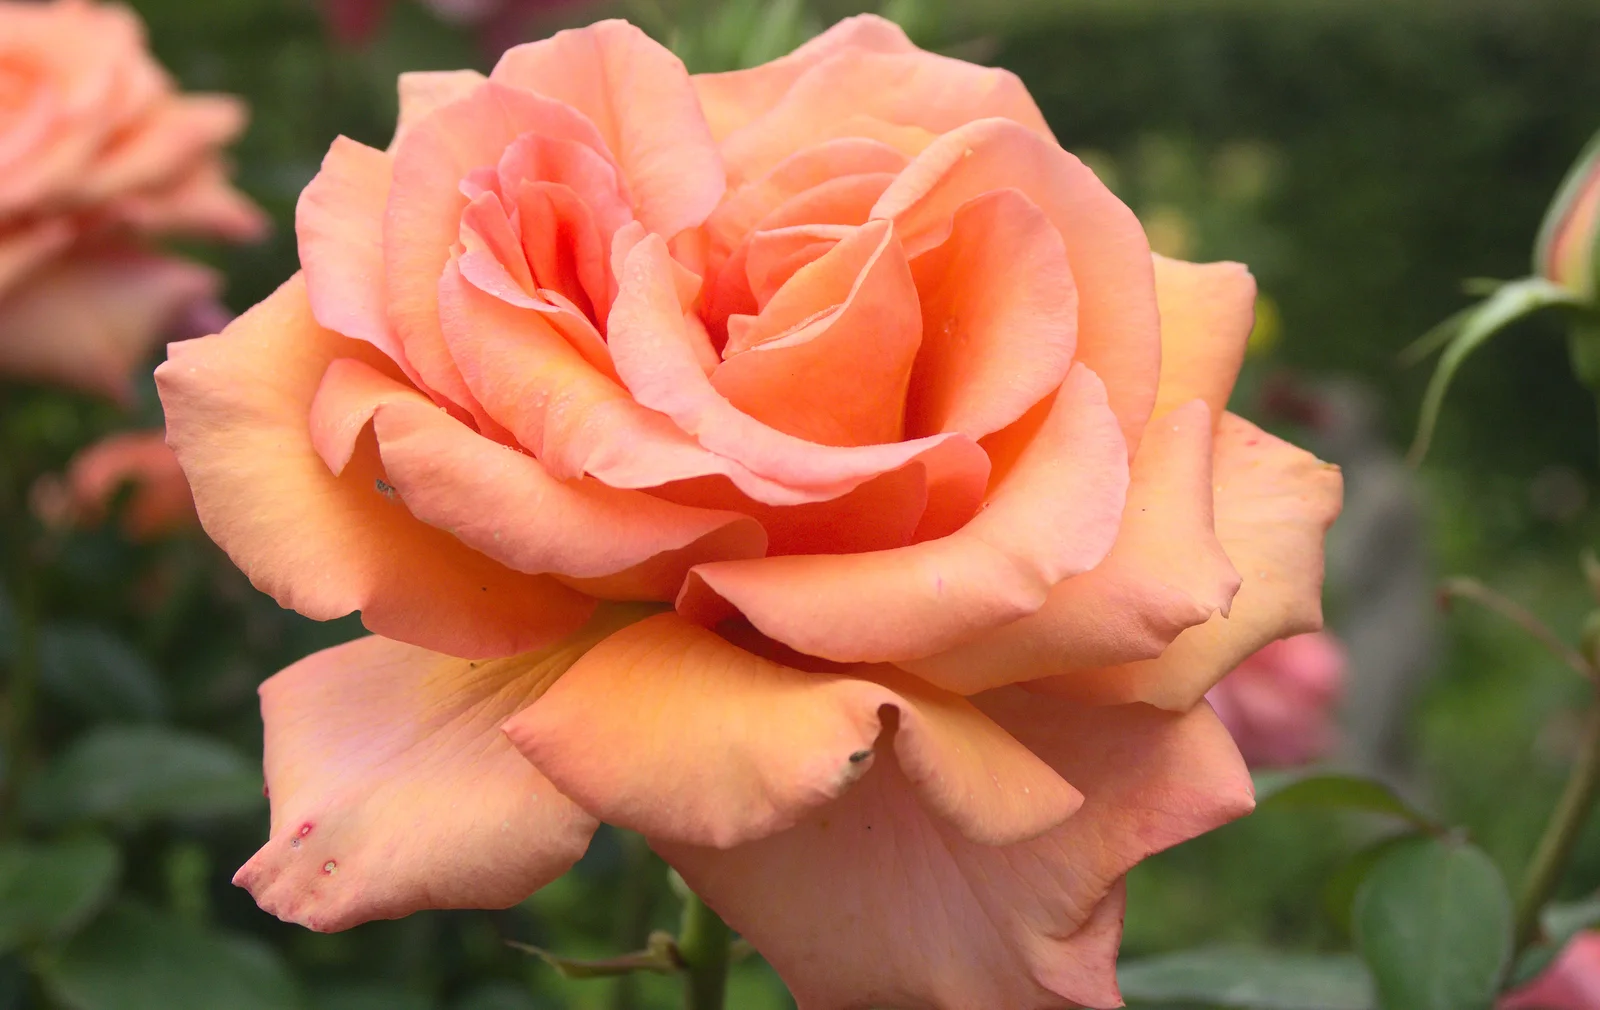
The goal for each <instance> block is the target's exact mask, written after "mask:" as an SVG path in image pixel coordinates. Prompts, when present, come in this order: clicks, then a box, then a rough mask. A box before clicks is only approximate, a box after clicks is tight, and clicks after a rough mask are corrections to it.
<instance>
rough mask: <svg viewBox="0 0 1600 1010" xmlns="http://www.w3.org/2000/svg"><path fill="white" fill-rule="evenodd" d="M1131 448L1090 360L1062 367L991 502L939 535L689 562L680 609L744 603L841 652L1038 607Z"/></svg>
mask: <svg viewBox="0 0 1600 1010" xmlns="http://www.w3.org/2000/svg"><path fill="white" fill-rule="evenodd" d="M1127 488H1128V470H1127V450H1126V449H1125V448H1124V447H1123V442H1122V435H1121V432H1120V431H1119V430H1118V428H1117V424H1116V418H1115V417H1114V416H1113V415H1112V414H1111V411H1110V408H1109V407H1108V406H1107V403H1106V394H1105V388H1104V387H1103V386H1102V385H1101V384H1100V380H1099V379H1097V378H1096V377H1095V375H1094V373H1093V372H1090V371H1089V370H1088V369H1086V368H1082V367H1077V368H1074V369H1073V370H1072V372H1070V373H1069V374H1068V376H1067V380H1066V382H1065V383H1064V384H1063V386H1062V389H1061V392H1060V394H1059V395H1058V396H1057V398H1056V401H1055V406H1054V409H1053V410H1052V412H1051V415H1050V417H1049V419H1048V420H1047V421H1046V423H1045V426H1044V427H1043V429H1041V431H1040V434H1039V437H1037V438H1036V439H1035V440H1034V441H1033V443H1032V444H1031V445H1030V446H1029V447H1028V449H1027V450H1026V451H1025V452H1024V454H1023V456H1022V458H1021V459H1020V460H1019V461H1018V462H1017V464H1016V465H1015V466H1014V467H1012V469H1011V472H1010V473H1009V474H1007V475H1006V477H1005V478H1004V479H1003V480H1002V481H1001V483H1000V484H999V485H998V486H997V487H996V488H995V489H994V491H993V493H992V494H991V496H990V498H989V500H988V501H987V503H986V507H985V508H984V509H983V510H982V511H980V512H979V513H978V514H977V516H975V517H974V518H973V519H972V520H971V521H970V522H968V523H967V524H966V525H965V526H963V527H961V528H960V529H959V530H958V531H956V532H955V533H952V534H951V535H949V536H946V537H943V538H942V539H937V540H929V541H926V542H923V543H917V544H914V545H912V546H910V547H902V548H899V549H897V550H887V551H877V552H874V553H871V554H853V555H810V556H796V557H781V558H759V559H754V560H750V561H726V562H716V563H713V564H708V565H701V566H699V567H697V568H695V569H694V570H693V571H691V572H690V574H689V580H688V582H687V583H685V585H684V592H683V595H681V596H680V597H679V598H678V610H679V612H681V613H683V614H685V615H686V616H688V617H689V618H690V619H692V620H696V621H698V622H700V623H702V624H714V623H716V622H717V621H720V620H722V619H724V618H726V617H728V616H731V614H732V612H734V611H737V612H739V613H742V614H743V615H744V616H745V617H746V618H748V619H749V620H750V623H752V624H754V625H755V626H756V627H757V628H758V629H759V630H760V631H761V632H762V633H763V634H765V635H767V636H768V637H770V638H774V639H776V640H778V641H780V642H783V643H785V644H786V645H790V646H793V647H794V648H796V649H798V650H800V651H801V652H804V653H807V654H809V655H813V656H821V657H823V658H825V659H832V660H838V661H841V662H897V661H900V660H906V659H914V658H917V657H920V656H928V655H932V654H934V653H936V652H940V651H943V650H945V649H949V648H952V647H954V646H956V645H959V644H961V643H962V642H965V641H967V640H969V639H972V638H975V637H976V636H978V635H981V634H983V633H984V632H987V631H992V630H993V629H995V628H999V627H1001V626H1003V625H1005V624H1008V623H1010V622H1012V621H1015V620H1017V619H1018V618H1021V617H1024V616H1026V615H1028V614H1031V613H1033V612H1034V611H1036V610H1038V609H1039V608H1040V607H1041V606H1042V605H1043V604H1044V602H1045V600H1046V599H1047V598H1048V596H1049V593H1050V590H1051V588H1052V587H1053V586H1055V584H1056V583H1058V582H1060V581H1061V580H1062V579H1064V578H1067V577H1069V576H1072V575H1077V574H1079V573H1082V572H1085V571H1088V570H1089V569H1091V568H1093V567H1094V566H1095V565H1096V564H1098V563H1099V562H1100V560H1101V559H1102V558H1104V557H1105V556H1106V553H1107V552H1108V551H1109V550H1110V549H1111V546H1112V542H1113V541H1114V539H1115V537H1116V533H1117V526H1118V523H1119V521H1120V518H1121V515H1122V509H1123V503H1124V496H1125V494H1126V492H1127Z"/></svg>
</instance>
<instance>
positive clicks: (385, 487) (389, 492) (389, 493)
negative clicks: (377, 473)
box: [372, 477, 396, 501]
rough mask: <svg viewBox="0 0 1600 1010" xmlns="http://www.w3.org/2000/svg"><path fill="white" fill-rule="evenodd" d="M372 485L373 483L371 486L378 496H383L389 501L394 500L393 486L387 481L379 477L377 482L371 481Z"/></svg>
mask: <svg viewBox="0 0 1600 1010" xmlns="http://www.w3.org/2000/svg"><path fill="white" fill-rule="evenodd" d="M372 483H373V486H374V487H376V488H377V489H378V493H379V494H381V495H383V496H384V497H385V498H387V499H389V500H390V501H394V500H395V494H396V492H395V489H394V485H393V484H391V483H389V482H388V481H386V480H384V479H383V478H382V477H379V478H378V479H377V480H375V481H373V482H372Z"/></svg>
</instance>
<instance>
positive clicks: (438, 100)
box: [389, 70, 487, 150]
mask: <svg viewBox="0 0 1600 1010" xmlns="http://www.w3.org/2000/svg"><path fill="white" fill-rule="evenodd" d="M485 80H487V78H485V77H484V76H483V75H482V74H480V73H478V72H477V71H476V70H413V71H409V72H407V73H403V74H401V75H400V81H399V92H400V115H399V117H398V118H397V119H396V121H395V125H394V139H393V140H392V141H390V143H389V149H390V150H394V147H395V145H396V144H398V143H400V138H401V136H403V135H404V134H405V132H406V131H407V130H409V129H411V127H413V126H415V125H416V124H417V123H420V122H421V121H422V120H423V119H424V118H426V117H427V115H428V113H430V112H432V111H433V110H434V109H437V108H438V107H439V106H441V105H449V104H450V103H451V102H454V101H457V100H458V99H462V98H465V97H467V95H468V94H470V93H471V92H472V91H473V90H475V89H476V88H477V87H478V86H479V85H480V84H482V83H483V82H484V81H485Z"/></svg>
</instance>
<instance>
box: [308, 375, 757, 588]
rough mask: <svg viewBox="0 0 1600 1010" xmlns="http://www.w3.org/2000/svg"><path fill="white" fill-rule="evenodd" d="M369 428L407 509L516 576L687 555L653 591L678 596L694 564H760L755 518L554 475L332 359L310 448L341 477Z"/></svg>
mask: <svg viewBox="0 0 1600 1010" xmlns="http://www.w3.org/2000/svg"><path fill="white" fill-rule="evenodd" d="M369 423H370V424H371V426H372V427H373V429H374V430H375V432H376V435H377V439H378V452H379V454H380V455H381V456H382V458H383V466H384V471H385V476H386V478H387V480H388V483H389V484H390V485H391V486H393V487H394V489H395V490H396V491H397V492H398V493H399V495H400V498H401V500H402V501H404V502H405V503H406V507H407V508H409V509H410V510H411V512H412V514H413V515H415V516H417V517H418V518H419V519H421V520H423V521H424V522H427V523H429V524H431V525H433V526H437V527H439V528H440V529H443V530H448V531H449V532H450V533H452V534H453V535H455V536H456V537H457V538H459V539H460V540H461V541H462V542H463V543H465V544H467V545H468V546H470V547H473V548H475V549H477V550H480V551H482V552H483V553H484V554H487V555H488V556H489V557H491V558H493V559H495V560H496V561H498V562H500V563H501V564H503V565H505V566H506V567H508V568H511V569H513V570H515V571H519V572H528V573H529V574H540V573H545V572H552V573H555V574H559V575H571V576H577V577H579V578H595V577H598V576H602V575H615V574H617V573H618V572H622V571H624V570H626V569H629V568H632V567H634V566H636V565H640V564H643V563H644V562H646V561H648V560H650V559H651V558H653V557H656V556H657V555H660V554H664V553H666V552H668V551H680V550H682V549H685V548H688V549H689V550H687V551H685V552H684V553H683V554H681V555H680V556H678V558H677V563H676V564H675V565H674V566H672V568H673V569H675V570H667V571H663V572H661V573H660V580H661V581H660V583H659V584H658V585H656V586H652V587H649V588H651V589H653V590H654V592H652V593H651V594H650V595H651V596H654V597H656V598H660V599H663V600H671V599H672V598H673V597H674V596H676V595H677V591H678V587H679V586H680V585H681V584H682V582H683V577H684V575H685V573H687V572H688V570H689V567H690V566H691V565H693V564H696V563H699V562H703V561H710V560H721V559H723V558H741V557H746V558H747V557H760V556H761V555H762V554H763V553H764V550H765V547H766V534H765V533H764V532H763V531H762V529H761V526H760V524H759V523H757V522H756V521H755V520H754V519H751V518H749V517H748V516H742V515H739V514H738V513H735V512H714V511H711V510H709V509H697V508H689V507H686V506H683V505H674V504H672V503H671V502H667V501H663V500H661V499H659V498H654V497H651V496H650V495H647V494H644V493H642V492H638V491H622V490H617V489H615V488H611V487H607V486H606V485H604V484H601V483H600V482H599V481H597V480H594V479H593V478H585V479H583V480H578V481H559V480H556V479H555V478H553V477H551V476H550V474H549V473H548V472H547V471H546V470H545V468H544V467H543V466H541V465H540V464H539V461H538V460H535V459H533V458H531V457H529V456H527V455H525V454H524V453H521V452H518V451H517V450H515V449H510V448H507V447H506V446H503V445H500V444H499V443H497V442H492V441H490V440H489V439H486V438H484V437H483V436H481V435H479V434H478V433H476V432H474V431H473V430H472V429H470V428H468V427H467V426H466V425H464V424H462V423H461V422H460V421H457V420H455V419H454V418H452V417H450V416H449V415H448V414H446V413H445V412H444V411H441V410H440V409H439V408H437V407H436V406H434V404H433V403H432V402H431V401H430V400H428V398H427V397H425V396H423V395H422V394H421V393H419V392H417V391H416V390H415V389H413V388H411V387H410V386H406V385H404V384H402V383H399V382H396V381H395V380H394V379H391V378H389V377H388V376H386V375H383V374H382V373H380V372H377V371H375V370H373V369H372V368H371V367H369V366H367V365H365V364H363V363H361V362H359V361H354V360H351V359H348V358H346V359H341V360H339V361H335V362H334V363H333V364H332V365H330V366H329V368H328V372H327V374H326V375H325V376H323V379H322V384H321V386H320V387H319V388H318V390H317V398H316V400H315V402H314V403H313V404H312V407H311V437H312V442H313V444H314V445H315V446H316V447H317V451H318V454H319V455H321V456H322V458H323V460H324V461H325V462H327V463H328V465H329V468H330V469H332V470H333V471H334V472H335V473H338V472H340V471H341V470H343V469H344V466H345V465H346V463H347V462H348V461H349V459H350V456H351V454H352V453H353V452H354V450H355V447H356V442H357V439H358V437H359V436H360V435H361V433H362V432H364V431H365V430H366V429H367V426H368V425H369Z"/></svg>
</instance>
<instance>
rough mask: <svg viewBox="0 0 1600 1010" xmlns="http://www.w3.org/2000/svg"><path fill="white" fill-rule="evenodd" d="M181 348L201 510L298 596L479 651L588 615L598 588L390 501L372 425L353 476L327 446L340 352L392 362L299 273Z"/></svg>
mask: <svg viewBox="0 0 1600 1010" xmlns="http://www.w3.org/2000/svg"><path fill="white" fill-rule="evenodd" d="M169 353H170V357H169V359H168V361H167V362H166V363H165V364H164V365H162V366H161V367H160V368H158V369H157V370H156V382H157V385H158V387H159V388H160V391H161V402H162V405H163V406H164V407H165V408H166V413H167V438H168V442H169V443H170V444H171V445H172V447H173V449H174V450H176V452H177V453H178V459H179V460H180V461H181V462H182V463H183V468H184V472H185V473H187V474H188V475H189V481H190V484H191V486H192V487H193V488H194V494H195V504H196V506H197V508H198V510H199V513H200V521H201V523H202V524H203V525H204V526H205V529H206V532H207V533H208V534H210V536H211V538H212V539H213V540H215V541H216V542H217V543H218V544H219V545H220V546H221V547H222V549H223V550H225V551H227V552H228V555H229V556H230V557H231V558H232V559H233V561H234V563H235V564H237V565H238V566H239V567H240V568H241V569H243V570H244V572H245V574H247V575H249V576H250V578H251V581H252V582H254V583H255V585H256V587H257V588H259V589H261V590H262V591H263V592H265V593H267V594H269V595H271V596H272V597H273V598H274V599H276V600H277V601H278V602H279V603H280V604H282V605H283V606H285V607H290V608H292V609H295V610H298V611H300V612H301V613H303V614H305V615H306V616H308V617H311V618H314V619H317V620H327V619H330V618H334V617H341V616H343V615H345V614H348V613H350V612H351V611H352V610H360V611H361V612H362V613H361V617H362V622H363V623H364V624H366V626H367V627H368V628H370V629H371V630H373V631H375V632H377V633H379V634H382V635H386V636H388V637H390V638H395V639H399V640H401V641H406V642H410V643H412V644H414V645H420V646H422V647H424V648H431V649H435V650H437V651H439V652H444V653H448V654H450V655H456V656H468V657H474V658H476V657H488V656H506V655H511V654H514V653H518V652H524V651H526V650H528V649H532V648H537V647H539V646H541V645H545V644H548V643H549V642H552V641H555V640H557V639H559V638H561V637H562V636H563V635H566V634H568V633H569V632H571V631H572V630H573V629H574V628H576V627H578V626H579V625H581V624H582V623H583V622H584V621H585V620H586V619H587V618H588V616H589V614H590V612H591V610H592V609H593V605H594V604H593V601H592V600H590V599H588V598H586V597H584V596H582V595H580V594H578V593H576V592H574V591H572V590H570V589H568V588H566V587H564V586H562V585H560V584H559V583H557V582H555V581H554V580H552V579H550V578H548V577H543V576H533V575H524V574H522V573H520V572H513V571H511V570H510V569H507V568H505V567H504V566H502V565H500V564H497V563H496V562H494V561H492V560H490V559H489V558H488V557H486V556H484V555H483V554H480V553H478V552H477V551H475V550H473V549H471V548H470V547H468V546H466V545H465V544H463V543H462V542H461V541H459V540H457V539H456V538H455V537H452V536H451V535H450V534H448V533H446V532H444V531H443V530H438V529H434V528H433V527H431V526H428V525H427V524H425V523H422V522H420V521H418V520H417V519H416V518H414V517H413V516H412V515H411V514H410V513H409V512H407V511H406V509H405V507H404V506H403V505H401V504H400V503H399V502H395V501H391V500H390V498H389V495H388V493H387V492H386V490H385V489H387V488H389V485H388V484H387V483H386V482H385V481H384V480H383V471H382V468H381V466H380V463H379V460H378V454H377V451H376V448H375V447H374V446H373V444H372V442H371V441H370V440H363V444H361V445H358V446H357V449H356V452H355V454H354V456H352V458H351V459H350V461H349V463H348V465H347V466H345V467H344V470H343V472H342V473H341V474H339V475H338V476H335V475H334V474H333V473H331V472H330V471H329V469H328V467H327V465H326V464H324V463H323V461H322V460H321V459H320V458H318V456H317V453H316V450H315V449H314V448H313V447H312V444H311V436H310V431H309V424H308V418H309V414H310V410H311V403H312V399H313V397H314V396H315V394H316V390H317V385H318V383H319V382H320V381H321V380H322V375H323V373H324V372H326V371H327V367H328V365H329V363H331V362H332V361H334V360H335V359H337V358H354V359H356V360H359V361H364V362H365V363H367V364H368V365H370V366H372V367H373V368H376V369H379V370H380V371H381V370H383V369H385V368H392V367H393V366H392V365H391V364H389V363H388V359H387V358H385V357H383V356H382V355H381V354H379V353H378V352H377V351H376V350H374V349H373V348H371V347H370V345H367V344H365V343H362V342H360V341H354V340H348V339H345V338H343V337H340V336H338V335H337V334H334V333H332V332H330V331H328V330H324V329H322V328H321V327H319V326H318V325H317V324H316V322H315V320H313V319H312V318H311V308H310V304H309V302H308V301H307V298H306V292H305V284H304V282H303V281H302V280H301V279H300V277H299V276H298V275H296V276H295V277H294V278H292V279H291V280H289V281H288V282H287V283H285V284H284V285H283V287H281V288H279V289H278V291H277V292H276V293H275V294H273V295H271V296H270V297H268V298H267V299H266V300H265V301H263V302H262V303H261V304H259V305H257V306H256V307H255V308H253V309H251V310H250V311H249V312H247V313H245V314H244V315H243V316H240V317H239V318H238V319H237V320H235V321H234V323H233V324H232V325H231V326H229V327H228V328H227V330H225V331H224V332H223V333H222V334H221V335H220V336H215V337H205V338H203V339H200V340H191V341H186V342H184V343H180V344H173V345H171V348H170V349H169Z"/></svg>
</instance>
